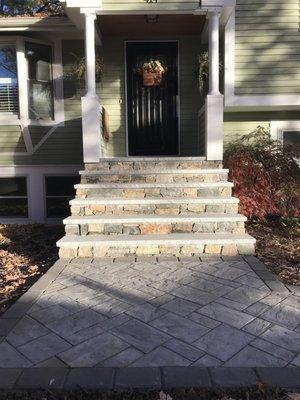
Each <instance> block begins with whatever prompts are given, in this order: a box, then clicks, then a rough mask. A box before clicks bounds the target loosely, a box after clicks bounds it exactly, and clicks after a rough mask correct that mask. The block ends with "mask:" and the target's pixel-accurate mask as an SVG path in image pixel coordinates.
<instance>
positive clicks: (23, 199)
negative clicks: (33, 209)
mask: <svg viewBox="0 0 300 400" xmlns="http://www.w3.org/2000/svg"><path fill="white" fill-rule="evenodd" d="M0 217H4V218H28V196H27V179H26V178H25V177H13V178H0Z"/></svg>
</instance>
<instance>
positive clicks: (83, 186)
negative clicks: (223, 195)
mask: <svg viewBox="0 0 300 400" xmlns="http://www.w3.org/2000/svg"><path fill="white" fill-rule="evenodd" d="M233 186H234V185H233V183H232V182H178V183H177V182H172V183H130V182H129V183H84V184H82V183H80V184H78V185H75V189H124V188H126V189H127V188H128V189H147V188H171V189H175V188H179V189H181V188H212V187H230V188H231V187H233Z"/></svg>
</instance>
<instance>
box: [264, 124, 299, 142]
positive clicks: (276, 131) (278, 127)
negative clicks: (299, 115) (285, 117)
mask: <svg viewBox="0 0 300 400" xmlns="http://www.w3.org/2000/svg"><path fill="white" fill-rule="evenodd" d="M286 131H287V132H293V131H295V132H299V131H300V120H295V121H271V123H270V133H271V138H272V139H274V140H278V141H279V142H281V143H283V132H286Z"/></svg>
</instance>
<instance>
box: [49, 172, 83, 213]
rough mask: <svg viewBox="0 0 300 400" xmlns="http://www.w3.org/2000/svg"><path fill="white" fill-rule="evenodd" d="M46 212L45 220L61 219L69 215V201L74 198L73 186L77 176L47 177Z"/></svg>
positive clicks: (77, 180)
mask: <svg viewBox="0 0 300 400" xmlns="http://www.w3.org/2000/svg"><path fill="white" fill-rule="evenodd" d="M45 182H46V210H47V218H63V217H66V216H68V215H69V213H70V206H69V201H70V200H72V199H73V198H74V197H75V189H74V185H76V184H77V183H79V176H47V177H46V178H45Z"/></svg>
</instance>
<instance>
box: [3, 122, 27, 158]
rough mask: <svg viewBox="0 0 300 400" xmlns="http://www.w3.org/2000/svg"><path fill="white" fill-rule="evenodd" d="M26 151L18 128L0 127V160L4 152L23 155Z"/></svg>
mask: <svg viewBox="0 0 300 400" xmlns="http://www.w3.org/2000/svg"><path fill="white" fill-rule="evenodd" d="M25 151H26V147H25V143H24V140H23V137H22V131H21V127H20V126H13V125H12V126H11V125H1V126H0V160H1V158H2V157H3V156H4V155H3V153H6V152H18V153H23V152H25Z"/></svg>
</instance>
